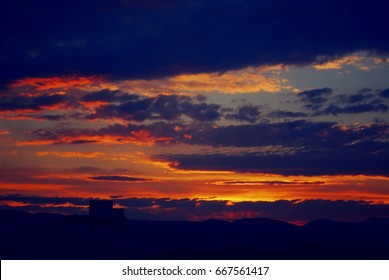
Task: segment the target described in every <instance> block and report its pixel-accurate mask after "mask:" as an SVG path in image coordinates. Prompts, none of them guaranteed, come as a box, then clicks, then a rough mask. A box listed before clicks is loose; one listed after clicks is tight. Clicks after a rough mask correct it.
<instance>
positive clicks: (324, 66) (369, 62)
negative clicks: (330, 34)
mask: <svg viewBox="0 0 389 280" xmlns="http://www.w3.org/2000/svg"><path fill="white" fill-rule="evenodd" d="M383 63H387V60H386V59H381V58H376V57H369V56H367V55H366V54H364V53H356V54H352V55H348V56H344V57H341V58H337V59H334V60H331V61H327V62H324V63H317V64H314V65H313V67H314V68H315V69H318V70H338V69H342V68H344V67H345V66H353V67H355V68H356V69H358V70H362V71H369V70H370V69H371V68H372V67H373V66H374V65H377V64H383Z"/></svg>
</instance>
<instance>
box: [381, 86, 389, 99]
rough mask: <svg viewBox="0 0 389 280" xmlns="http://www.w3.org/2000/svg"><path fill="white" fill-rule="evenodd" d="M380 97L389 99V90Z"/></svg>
mask: <svg viewBox="0 0 389 280" xmlns="http://www.w3.org/2000/svg"><path fill="white" fill-rule="evenodd" d="M380 96H381V97H383V98H389V88H387V89H385V90H383V91H381V92H380Z"/></svg>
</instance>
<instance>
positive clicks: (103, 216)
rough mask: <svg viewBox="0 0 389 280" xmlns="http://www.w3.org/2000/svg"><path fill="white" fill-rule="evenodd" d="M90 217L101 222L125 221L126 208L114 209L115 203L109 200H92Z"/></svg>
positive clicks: (90, 202)
mask: <svg viewBox="0 0 389 280" xmlns="http://www.w3.org/2000/svg"><path fill="white" fill-rule="evenodd" d="M89 217H90V218H93V219H100V220H120V219H125V216H124V208H113V201H112V200H108V199H104V200H103V199H94V200H90V201H89Z"/></svg>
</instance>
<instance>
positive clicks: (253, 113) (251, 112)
mask: <svg viewBox="0 0 389 280" xmlns="http://www.w3.org/2000/svg"><path fill="white" fill-rule="evenodd" d="M260 114H261V113H260V111H259V106H255V105H247V104H246V105H242V106H240V107H239V108H238V109H237V112H236V113H234V114H227V115H226V116H225V117H226V119H230V120H236V121H243V122H249V123H254V122H256V121H257V120H258V119H259V116H260Z"/></svg>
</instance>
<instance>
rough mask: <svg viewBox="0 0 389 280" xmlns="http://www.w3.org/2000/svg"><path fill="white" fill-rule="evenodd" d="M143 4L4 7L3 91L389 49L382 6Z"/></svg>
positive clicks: (283, 0)
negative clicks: (20, 83)
mask: <svg viewBox="0 0 389 280" xmlns="http://www.w3.org/2000/svg"><path fill="white" fill-rule="evenodd" d="M147 3H148V4H144V5H143V4H142V5H133V4H129V2H128V1H120V0H114V1H109V2H104V3H100V2H96V1H92V0H88V1H83V2H82V3H79V2H74V1H65V2H61V3H56V4H55V5H54V3H52V2H51V1H18V3H15V2H14V1H5V2H4V3H3V8H4V10H7V11H8V12H7V14H4V15H3V17H2V18H1V22H0V26H4V28H2V34H3V42H4V43H3V46H2V52H1V54H0V62H1V65H2V71H3V73H4V75H2V80H1V84H2V85H5V84H7V83H9V82H10V81H12V80H16V79H21V78H26V77H30V78H34V77H48V76H51V75H54V76H60V75H75V74H77V75H83V76H95V75H98V76H99V75H106V76H109V77H111V78H114V79H145V78H147V79H150V78H159V77H162V76H164V77H166V76H173V75H177V74H195V73H204V72H207V73H213V72H220V73H223V72H225V71H229V70H233V69H241V68H245V67H247V66H254V67H256V66H261V65H262V66H263V65H275V64H283V65H288V64H289V65H302V64H308V63H314V62H317V58H318V57H320V58H322V57H326V58H335V59H336V58H338V57H339V56H342V55H344V54H348V53H351V52H354V51H360V50H371V51H376V52H378V53H386V52H387V51H388V49H389V43H388V39H387V38H386V36H382V30H383V29H382V27H383V26H386V21H385V15H386V14H387V13H388V4H387V2H386V1H381V0H372V1H369V3H368V4H366V2H365V1H354V2H353V7H352V9H350V3H349V1H347V0H340V1H339V0H337V1H334V0H331V1H326V2H325V3H323V2H322V1H308V0H296V1H289V0H276V1H249V0H242V1H221V0H217V1H211V2H210V1H205V0H197V1H169V5H164V4H163V3H164V1H153V2H147ZM150 3H159V4H155V5H154V4H153V5H151V4H150ZM156 7H159V8H156ZM59 11H60V15H59ZM36 18H40V19H42V20H39V21H37V20H36ZM323 19H328V20H323ZM15 34H16V35H15ZM322 60H323V59H322ZM328 60H329V59H327V61H328Z"/></svg>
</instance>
